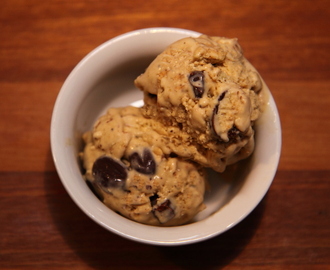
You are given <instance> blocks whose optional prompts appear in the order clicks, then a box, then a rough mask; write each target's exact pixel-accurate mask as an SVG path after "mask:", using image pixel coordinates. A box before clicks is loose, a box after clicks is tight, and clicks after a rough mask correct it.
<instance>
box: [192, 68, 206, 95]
mask: <svg viewBox="0 0 330 270" xmlns="http://www.w3.org/2000/svg"><path fill="white" fill-rule="evenodd" d="M189 83H190V85H191V86H192V88H193V90H194V94H195V97H197V98H201V97H202V96H203V94H204V72H203V71H193V72H191V73H190V75H189Z"/></svg>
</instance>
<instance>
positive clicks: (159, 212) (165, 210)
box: [153, 199, 175, 224]
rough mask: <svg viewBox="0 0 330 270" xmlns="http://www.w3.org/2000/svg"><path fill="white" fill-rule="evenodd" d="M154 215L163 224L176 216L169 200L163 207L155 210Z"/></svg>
mask: <svg viewBox="0 0 330 270" xmlns="http://www.w3.org/2000/svg"><path fill="white" fill-rule="evenodd" d="M153 214H154V216H155V217H156V218H157V219H158V220H159V222H160V223H161V224H164V223H166V222H168V221H169V220H171V219H172V218H173V217H174V216H175V213H174V210H173V208H172V207H171V201H170V200H168V199H167V200H166V201H164V202H163V203H162V204H161V205H159V206H157V207H156V208H154V209H153Z"/></svg>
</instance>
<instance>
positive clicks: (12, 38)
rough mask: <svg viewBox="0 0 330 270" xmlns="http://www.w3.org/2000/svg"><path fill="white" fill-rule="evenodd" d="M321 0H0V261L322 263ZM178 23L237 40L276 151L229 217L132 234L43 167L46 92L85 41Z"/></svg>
mask: <svg viewBox="0 0 330 270" xmlns="http://www.w3.org/2000/svg"><path fill="white" fill-rule="evenodd" d="M329 19H330V2H329V1H327V0H313V1H310V0H297V1H288V0H273V1H264V0H249V1H220V0H213V1H200V0H199V1H196V0H191V1H178V0H167V1H161V0H160V1H147V0H143V1H142V0H134V1H133V0H126V1H125V0H123V1H105V0H104V1H92V0H89V1H78V0H72V1H64V0H51V1H44V0H29V1H23V0H3V1H2V2H1V7H0V35H1V41H0V181H1V186H0V269H20V268H27V269H62V268H63V269H330V144H329V137H330V135H329V134H330V53H329V49H330V30H329V28H330V21H329ZM154 26H166V27H179V28H186V29H192V30H195V31H199V32H203V33H205V34H208V35H216V36H227V37H238V38H239V41H240V43H241V45H242V47H243V49H244V51H245V55H246V57H247V58H248V59H249V60H250V61H251V62H252V63H253V64H254V65H255V66H256V68H257V69H258V70H259V71H260V73H261V74H262V76H263V78H264V79H265V81H266V82H267V84H268V86H269V87H270V89H271V90H272V93H273V95H274V98H275V100H276V102H277V105H278V109H279V112H280V115H281V122H282V129H283V148H282V156H281V161H280V164H279V168H278V172H277V174H276V177H275V179H274V182H273V184H272V186H271V188H270V190H269V192H268V193H267V195H266V197H265V198H264V199H263V200H262V202H261V203H260V204H259V205H258V206H257V208H256V209H255V210H254V211H253V212H252V213H251V214H250V215H249V216H248V217H247V218H246V219H245V220H243V221H242V222H241V223H240V224H238V225H237V226H235V227H234V228H233V229H231V230H229V231H228V232H226V233H224V234H222V235H220V236H218V237H216V238H214V239H211V240H208V241H205V242H201V243H198V244H193V245H188V246H181V247H157V246H150V245H144V244H139V243H136V242H131V241H129V240H126V239H123V238H121V237H119V236H117V235H115V234H112V233H110V232H108V231H106V230H105V229H103V228H101V227H100V226H99V225H97V224H96V223H94V222H93V221H92V220H90V219H89V218H88V217H87V216H86V215H85V214H84V213H83V212H82V211H81V210H79V209H78V207H77V206H76V205H75V204H74V202H73V201H72V200H71V198H70V197H69V195H68V194H67V193H66V191H65V190H64V188H63V186H62V184H61V182H60V179H59V177H58V175H57V173H56V171H55V167H54V164H53V161H52V157H51V151H50V139H49V128H50V119H51V113H52V109H53V105H54V102H55V99H56V96H57V94H58V92H59V90H60V87H61V85H62V84H63V82H64V80H65V78H66V77H67V76H68V74H69V73H70V71H71V70H72V69H73V67H74V66H75V65H76V64H77V63H78V62H79V61H80V59H82V58H83V57H84V56H85V55H86V54H87V53H88V52H90V51H91V50H92V49H93V48H95V47H97V46H98V45H100V44H101V43H103V42H105V41H106V40H108V39H110V38H113V37H115V36H117V35H119V34H122V33H125V32H127V31H131V30H135V29H139V28H147V27H154Z"/></svg>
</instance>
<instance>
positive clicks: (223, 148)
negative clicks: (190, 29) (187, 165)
mask: <svg viewBox="0 0 330 270" xmlns="http://www.w3.org/2000/svg"><path fill="white" fill-rule="evenodd" d="M135 84H136V86H137V87H138V88H140V89H141V90H142V91H143V92H144V102H145V105H144V107H143V114H144V116H145V117H147V118H151V119H154V120H155V121H158V122H161V123H162V124H163V125H164V126H165V127H166V128H167V130H170V129H173V132H170V133H169V135H170V138H169V141H170V142H171V144H172V145H173V147H172V151H173V152H175V153H176V154H177V155H179V156H181V157H184V158H188V159H191V160H194V161H196V162H198V163H200V164H202V165H203V166H206V167H211V168H213V169H214V170H216V171H218V172H222V171H224V169H225V167H226V165H228V164H232V163H235V162H236V161H238V160H241V159H243V158H246V157H248V156H249V155H250V154H251V153H252V152H253V150H254V130H253V124H254V122H255V120H256V119H257V118H258V116H259V114H260V111H261V109H260V108H261V104H260V103H261V100H260V97H259V93H260V92H262V82H261V79H260V77H259V75H258V73H257V72H256V71H255V70H254V69H253V68H252V67H251V65H250V64H249V63H248V62H247V60H246V59H245V58H244V56H243V53H242V50H241V47H240V45H239V44H238V42H237V40H236V39H227V38H222V37H209V36H205V35H202V36H200V37H198V38H184V39H181V40H179V41H177V42H175V43H173V44H172V45H170V46H169V47H168V48H167V49H166V50H165V51H164V52H163V53H161V54H160V55H159V56H157V58H156V59H155V60H154V61H153V62H152V63H151V64H150V66H149V67H148V68H147V69H146V71H145V73H143V74H142V75H140V76H139V77H138V78H137V79H136V80H135ZM171 134H173V135H171Z"/></svg>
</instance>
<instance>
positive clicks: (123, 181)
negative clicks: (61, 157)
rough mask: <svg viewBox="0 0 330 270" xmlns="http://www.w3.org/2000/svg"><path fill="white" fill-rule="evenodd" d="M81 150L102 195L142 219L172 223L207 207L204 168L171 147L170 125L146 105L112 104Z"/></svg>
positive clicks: (92, 181) (88, 173)
mask: <svg viewBox="0 0 330 270" xmlns="http://www.w3.org/2000/svg"><path fill="white" fill-rule="evenodd" d="M84 140H85V148H84V151H83V152H82V153H81V158H82V161H83V166H84V168H85V169H86V173H85V177H86V180H87V181H88V183H89V184H90V186H92V187H93V189H94V190H95V191H96V193H97V194H98V196H99V197H100V198H101V200H102V201H103V202H104V203H105V204H106V205H107V206H108V207H109V208H111V209H113V210H114V211H117V212H119V213H120V214H122V215H123V216H125V217H128V218H130V219H132V220H135V221H137V222H141V223H144V224H150V225H159V226H172V225H180V224H184V223H186V222H188V221H190V220H191V219H192V218H193V217H194V216H195V215H196V214H197V213H198V212H200V211H201V210H202V209H204V207H205V206H204V204H203V196H204V191H205V173H204V170H203V168H202V167H201V166H199V165H197V164H195V163H193V162H189V161H185V160H183V159H181V158H179V157H177V156H175V155H174V156H173V152H172V151H171V149H170V148H168V147H167V146H166V145H167V141H168V136H167V131H166V130H164V126H163V125H162V124H161V123H159V122H157V121H154V120H152V119H146V118H145V117H143V115H142V113H141V109H139V108H134V107H125V108H111V109H109V111H108V112H107V114H106V115H104V116H101V117H100V118H99V119H98V120H97V122H96V123H95V125H94V128H93V130H92V131H91V132H87V133H85V134H84Z"/></svg>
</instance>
